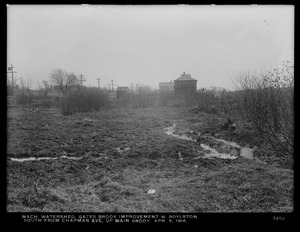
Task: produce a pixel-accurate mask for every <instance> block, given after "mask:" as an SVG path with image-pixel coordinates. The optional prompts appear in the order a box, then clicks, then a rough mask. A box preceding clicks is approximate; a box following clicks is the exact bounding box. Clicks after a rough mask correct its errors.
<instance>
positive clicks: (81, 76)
mask: <svg viewBox="0 0 300 232" xmlns="http://www.w3.org/2000/svg"><path fill="white" fill-rule="evenodd" d="M79 76H80V86H81V87H82V81H83V79H82V78H83V75H82V74H80V75H79Z"/></svg>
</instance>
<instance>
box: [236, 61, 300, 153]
mask: <svg viewBox="0 0 300 232" xmlns="http://www.w3.org/2000/svg"><path fill="white" fill-rule="evenodd" d="M293 71H294V70H293V66H291V65H290V63H289V62H288V61H287V62H284V63H283V67H282V68H281V69H279V68H276V69H274V70H272V71H268V72H267V73H265V74H261V75H256V74H251V73H242V74H240V75H239V76H238V79H237V80H236V81H235V83H234V84H235V88H236V90H237V92H236V95H235V98H236V99H235V102H236V106H235V108H236V109H237V111H238V115H239V117H241V118H242V119H243V120H246V121H249V122H250V123H251V124H252V126H253V127H254V129H255V130H256V132H257V134H258V135H259V136H261V137H262V138H263V139H264V140H266V141H268V142H269V143H270V144H271V145H272V147H273V149H274V150H275V151H276V152H278V153H285V154H289V155H293V154H294V72H293Z"/></svg>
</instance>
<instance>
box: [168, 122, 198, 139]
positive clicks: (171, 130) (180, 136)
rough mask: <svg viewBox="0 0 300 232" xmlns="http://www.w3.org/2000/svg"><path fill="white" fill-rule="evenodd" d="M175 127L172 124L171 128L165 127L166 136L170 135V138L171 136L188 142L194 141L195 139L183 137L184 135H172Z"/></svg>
mask: <svg viewBox="0 0 300 232" xmlns="http://www.w3.org/2000/svg"><path fill="white" fill-rule="evenodd" d="M175 127H176V124H175V123H174V124H173V126H170V127H167V128H166V129H165V130H166V134H167V135H171V136H173V137H175V138H178V139H184V140H189V141H196V140H195V139H192V138H190V137H188V136H187V135H184V134H181V135H177V134H174V132H175Z"/></svg>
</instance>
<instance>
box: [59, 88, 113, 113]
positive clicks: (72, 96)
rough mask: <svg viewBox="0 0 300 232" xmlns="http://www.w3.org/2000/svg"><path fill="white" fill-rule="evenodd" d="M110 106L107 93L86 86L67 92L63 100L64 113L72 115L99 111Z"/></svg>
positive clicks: (62, 108)
mask: <svg viewBox="0 0 300 232" xmlns="http://www.w3.org/2000/svg"><path fill="white" fill-rule="evenodd" d="M107 106H108V99H107V96H106V94H104V93H103V92H101V91H99V90H98V89H92V88H85V89H81V90H80V91H78V92H77V91H76V92H75V91H74V92H70V93H69V94H67V95H66V96H65V97H64V98H63V99H62V102H61V110H62V114H63V115H70V114H73V113H76V112H88V111H98V110H99V109H100V108H103V107H107Z"/></svg>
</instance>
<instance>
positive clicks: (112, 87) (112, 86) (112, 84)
mask: <svg viewBox="0 0 300 232" xmlns="http://www.w3.org/2000/svg"><path fill="white" fill-rule="evenodd" d="M110 85H111V90H112V91H114V80H111V84H110Z"/></svg>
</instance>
